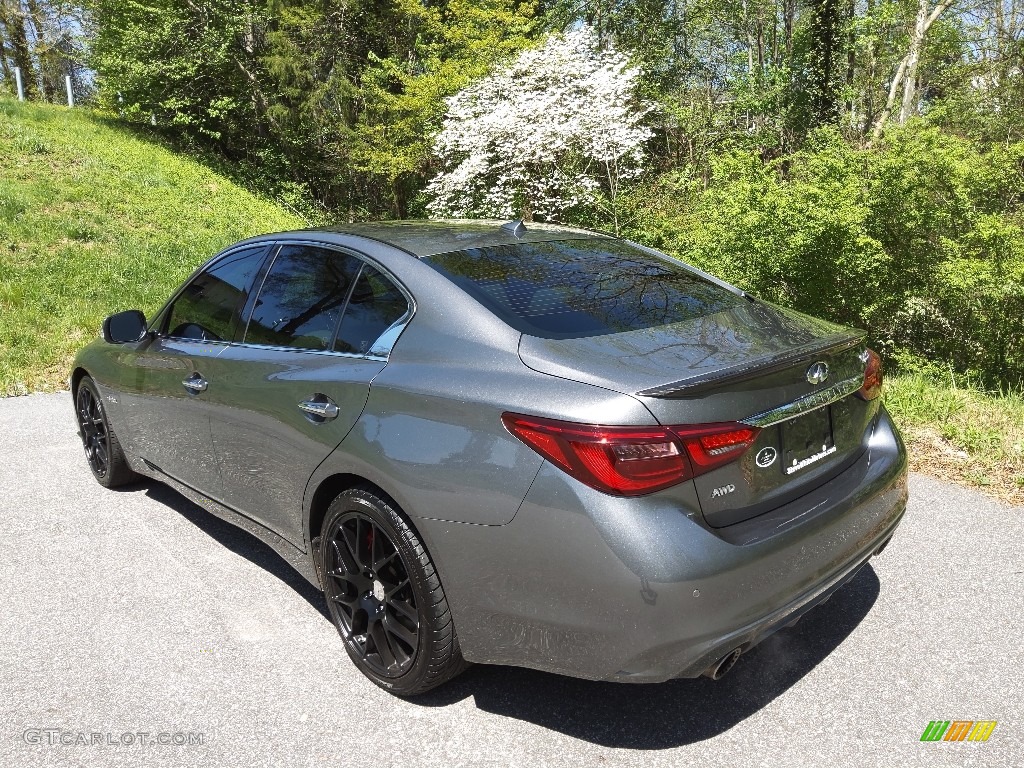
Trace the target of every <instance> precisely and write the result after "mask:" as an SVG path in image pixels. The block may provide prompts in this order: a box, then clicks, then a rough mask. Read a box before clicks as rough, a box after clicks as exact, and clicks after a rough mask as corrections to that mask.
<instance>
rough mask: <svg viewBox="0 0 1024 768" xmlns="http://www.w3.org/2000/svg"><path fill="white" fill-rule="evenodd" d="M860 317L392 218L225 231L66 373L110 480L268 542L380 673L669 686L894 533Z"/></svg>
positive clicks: (896, 514)
mask: <svg viewBox="0 0 1024 768" xmlns="http://www.w3.org/2000/svg"><path fill="white" fill-rule="evenodd" d="M864 341H865V337H864V334H863V333H862V332H860V331H856V330H851V329H849V328H844V327H841V326H837V325H834V324H832V323H828V322H824V321H821V320H816V319H814V318H811V317H807V316H805V315H802V314H799V313H797V312H793V311H791V310H788V309H783V308H780V307H777V306H774V305H772V304H769V303H767V302H764V301H761V300H759V299H757V298H755V297H753V296H750V295H747V294H746V293H744V292H743V291H741V290H739V289H738V288H735V287H733V286H731V285H728V284H727V283H724V282H722V281H720V280H717V279H715V278H714V277H711V276H710V275H708V274H705V273H704V272H701V271H699V270H697V269H695V268H693V267H691V266H688V265H687V264H685V263H682V262H680V261H678V260H675V259H672V258H670V257H667V256H665V255H663V254H661V253H658V252H656V251H654V250H651V249H649V248H645V247H643V246H640V245H637V244H635V243H631V242H628V241H625V240H621V239H618V238H614V237H609V236H607V235H603V234H599V233H595V232H590V231H586V230H579V229H571V228H566V227H554V226H545V225H539V224H532V223H528V224H525V225H524V224H523V223H522V222H509V223H505V224H502V223H501V222H488V221H464V222H459V221H447V222H394V223H386V224H364V225H352V226H347V227H339V228H333V229H316V230H306V231H297V232H286V233H280V234H273V235H265V236H262V237H256V238H252V239H249V240H245V241H243V242H240V243H238V244H236V245H233V246H231V247H230V248H228V249H226V250H225V251H223V252H222V253H220V254H218V255H216V256H214V257H213V258H212V259H211V260H210V261H208V262H207V263H206V264H204V265H203V266H202V267H200V268H199V269H198V270H196V272H195V273H194V274H193V275H192V276H191V277H189V278H188V280H187V281H186V282H185V284H184V285H183V286H182V287H181V288H179V289H178V290H177V291H176V292H175V293H174V294H173V295H172V296H171V297H170V299H169V300H168V301H167V303H166V304H165V305H164V306H163V307H162V308H161V309H160V310H159V311H158V312H157V313H156V315H155V316H154V317H153V318H152V319H150V320H148V321H147V320H146V318H145V317H144V316H143V315H142V313H141V312H138V311H136V310H129V311H125V312H120V313H118V314H115V315H111V316H110V317H108V318H107V319H106V320H105V321H104V324H103V333H102V338H101V339H97V340H96V341H94V342H93V343H91V344H89V345H88V346H87V347H85V348H84V349H83V350H82V351H81V352H80V353H79V354H78V357H77V358H76V361H75V363H74V368H73V371H72V374H71V389H72V395H73V398H74V404H75V411H76V414H77V417H78V424H79V427H80V431H81V437H82V442H83V445H84V446H85V454H86V458H87V460H88V462H89V466H90V467H91V469H92V472H93V474H94V475H95V477H96V479H97V480H98V481H99V482H100V483H102V484H103V485H105V486H108V487H112V486H116V485H120V484H122V483H126V482H130V481H133V480H137V479H138V478H139V477H140V476H146V477H149V478H154V479H156V480H159V481H161V482H164V483H167V484H168V485H170V486H172V487H173V488H175V489H177V490H178V491H180V492H181V493H183V494H185V495H186V496H187V497H188V498H190V499H192V500H193V501H195V502H196V503H197V504H200V505H201V506H203V507H204V508H205V509H207V510H208V511H210V512H212V513H213V514H215V515H218V516H220V517H223V518H225V519H227V520H229V521H231V522H233V523H235V524H237V525H239V526H241V527H243V528H244V529H245V530H247V531H249V532H250V533H252V534H254V535H255V536H257V537H259V538H260V539H262V540H263V541H264V542H266V543H267V544H269V546H271V547H272V548H273V549H274V550H276V551H277V552H278V553H280V554H281V555H282V556H283V557H284V558H285V560H287V561H288V562H289V563H291V564H292V565H293V566H294V567H295V568H296V569H297V570H298V571H299V572H301V573H302V574H303V576H305V577H306V578H307V579H308V580H309V581H310V582H312V583H313V584H314V585H316V587H317V588H318V589H322V590H323V593H324V596H325V599H326V601H327V606H328V609H329V612H330V615H331V617H332V618H333V620H334V623H335V624H336V625H337V628H338V631H339V633H340V634H341V638H342V642H343V645H344V647H345V649H346V650H347V652H348V654H349V655H350V656H351V658H352V660H353V661H354V663H355V664H356V666H357V667H358V668H359V669H360V670H361V671H362V672H363V673H364V674H365V675H366V676H367V677H369V678H370V679H371V680H372V681H373V682H374V683H376V684H377V685H379V686H381V687H383V688H385V689H386V690H389V691H391V692H393V693H395V694H398V695H406V696H408V695H412V694H416V693H421V692H423V691H426V690H428V689H430V688H433V687H434V686H437V685H439V684H441V683H443V682H445V681H447V680H449V679H450V678H451V677H453V676H454V675H456V674H457V673H459V672H460V671H461V670H463V669H464V668H465V666H466V665H467V663H470V662H483V663H490V664H510V665H520V666H525V667H533V668H536V669H541V670H547V671H550V672H556V673H561V674H564V675H572V676H576V677H581V678H588V679H594V680H618V681H627V682H657V681H663V680H667V679H671V678H677V677H696V676H699V675H701V674H705V675H708V676H710V677H713V678H718V677H720V676H722V675H723V674H725V673H726V672H727V671H728V670H729V668H730V667H731V666H732V665H733V664H734V663H735V662H736V659H737V658H738V657H739V655H740V654H741V653H743V652H744V651H746V650H748V649H749V648H751V647H752V646H754V645H755V644H756V643H758V642H759V641H760V640H762V639H764V638H765V637H767V636H768V635H769V634H771V633H772V632H774V631H776V630H777V629H779V628H781V627H784V626H787V625H789V624H792V623H793V622H794V621H796V620H797V619H799V618H800V616H801V615H802V614H803V613H804V612H806V611H807V610H810V609H811V608H813V607H814V606H815V605H817V604H819V603H821V602H823V601H824V600H826V599H828V598H829V597H830V596H831V595H832V593H833V592H834V591H835V590H836V589H838V588H839V587H840V586H842V584H843V583H844V582H846V581H848V580H849V579H850V578H852V576H853V575H854V574H855V573H856V572H857V571H858V569H860V568H861V567H862V566H863V565H864V564H865V563H866V562H867V561H868V559H869V558H871V557H872V556H873V555H875V554H877V553H878V552H880V551H881V550H882V548H883V547H884V546H885V545H886V544H887V543H888V541H889V539H890V537H891V536H892V535H893V531H894V530H895V528H896V526H897V525H898V524H899V522H900V519H901V517H902V515H903V512H904V509H905V507H906V502H907V487H906V456H905V451H904V448H903V444H902V442H901V440H900V437H899V434H898V433H897V431H896V429H895V428H894V426H893V424H892V422H891V421H890V419H889V416H888V414H887V413H886V411H885V408H884V407H883V406H882V404H881V401H880V400H879V393H880V390H881V383H882V372H881V365H880V362H879V358H878V356H877V355H876V354H875V353H874V352H872V351H871V350H870V349H868V348H866V346H865V344H864Z"/></svg>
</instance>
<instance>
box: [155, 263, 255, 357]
mask: <svg viewBox="0 0 1024 768" xmlns="http://www.w3.org/2000/svg"><path fill="white" fill-rule="evenodd" d="M266 250H267V248H266V246H265V245H259V246H256V247H253V248H241V249H239V250H237V251H235V252H233V253H231V254H229V255H228V256H225V257H224V258H223V259H220V260H219V261H218V262H217V263H216V264H214V265H213V266H212V267H211V268H209V269H207V270H205V271H204V272H202V273H201V274H199V275H198V276H197V277H196V278H195V279H193V280H192V282H190V283H189V284H188V285H187V286H185V288H184V289H183V290H182V292H181V293H180V294H179V295H178V298H177V299H175V300H174V304H172V305H171V308H170V311H169V312H168V313H167V324H166V325H165V326H164V327H165V328H166V333H167V335H168V336H174V337H176V338H180V339H198V340H202V341H230V340H231V336H232V332H233V329H234V326H235V324H236V323H237V321H238V315H239V313H240V312H241V311H242V307H243V306H244V305H245V299H246V296H247V295H248V291H249V289H250V287H251V285H252V281H253V280H254V279H255V277H256V273H257V272H258V271H259V268H260V265H261V264H262V263H263V255H264V253H265V252H266Z"/></svg>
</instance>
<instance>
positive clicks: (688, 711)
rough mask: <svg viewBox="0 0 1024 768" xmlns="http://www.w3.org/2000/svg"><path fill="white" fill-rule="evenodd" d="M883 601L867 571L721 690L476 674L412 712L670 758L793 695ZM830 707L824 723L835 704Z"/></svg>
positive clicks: (777, 638)
mask: <svg viewBox="0 0 1024 768" xmlns="http://www.w3.org/2000/svg"><path fill="white" fill-rule="evenodd" d="M878 591H879V583H878V576H877V575H876V574H875V571H874V569H873V568H872V567H871V566H870V565H868V566H866V567H865V568H863V569H861V571H860V573H858V574H857V576H856V577H854V578H853V579H852V580H851V581H850V582H849V583H847V584H846V585H845V586H843V587H842V588H841V589H840V590H839V591H837V592H836V593H835V595H834V596H833V597H832V599H831V600H829V601H828V602H827V603H825V604H824V605H820V606H818V607H817V608H815V609H813V610H812V611H810V612H809V613H807V614H806V615H805V616H804V617H803V619H801V621H800V622H799V623H798V624H796V625H795V626H794V627H791V628H789V629H783V630H781V631H779V632H777V633H776V634H774V635H772V636H771V637H769V638H768V639H766V640H765V641H764V642H762V643H761V644H760V645H758V646H756V647H754V648H753V649H752V650H751V651H750V652H749V653H747V654H744V655H743V656H741V657H740V660H739V661H738V662H737V664H736V666H735V667H734V668H733V670H732V671H731V672H730V673H729V674H728V675H727V676H726V677H724V678H723V679H721V680H718V681H713V680H710V679H708V678H698V679H695V680H672V681H669V682H667V683H660V684H654V685H629V684H623V683H599V682H590V681H586V680H576V679H573V678H568V677H562V676H560V675H552V674H546V673H543V672H535V671H533V670H527V669H516V668H512V667H498V666H476V667H472V668H471V669H470V670H469V671H468V672H466V673H465V674H463V675H462V676H461V677H458V678H456V679H455V680H453V681H452V682H451V683H448V684H447V685H445V686H444V687H442V688H439V689H437V690H436V691H432V692H430V693H427V694H424V695H423V696H418V697H416V698H414V699H410V702H411V703H413V704H419V705H424V706H446V705H448V704H451V703H453V702H456V701H460V700H462V699H465V698H467V697H470V696H472V697H473V699H474V701H475V703H476V706H477V707H478V708H479V709H481V710H483V711H485V712H491V713H494V714H497V715H503V716H505V717H514V718H516V719H518V720H525V721H527V722H530V723H534V724H536V725H540V726H542V727H544V728H550V729H551V730H554V731H559V732H561V733H564V734H566V735H568V736H572V737H574V738H577V739H583V740H584V741H589V742H593V743H595V744H599V745H601V746H605V747H612V748H625V749H668V748H671V747H678V746H682V745H685V744H691V743H693V742H697V741H703V740H705V739H710V738H713V737H714V736H718V735H719V734H721V733H724V732H725V731H727V730H729V729H730V728H732V727H733V726H734V725H736V724H737V723H739V722H741V721H743V720H745V719H746V718H748V717H750V716H751V715H752V714H754V713H755V712H757V711H758V710H759V709H761V708H762V707H764V706H766V705H768V704H769V703H771V702H772V701H773V700H774V699H775V698H777V697H778V696H780V695H781V694H783V693H785V691H786V690H788V689H789V688H790V687H791V686H792V685H794V684H795V683H797V682H798V681H799V680H800V679H801V678H802V677H804V676H805V675H806V674H808V673H809V672H810V671H811V670H813V669H814V668H815V667H816V666H817V665H818V664H819V663H821V662H822V661H823V660H824V659H825V658H826V657H827V656H828V655H829V654H830V653H832V651H834V650H835V649H836V648H837V647H838V646H839V645H840V644H841V643H842V642H843V640H844V639H846V637H847V636H848V635H849V634H850V633H851V632H852V631H853V630H854V628H855V627H856V626H857V625H858V624H859V623H860V622H861V621H862V620H863V619H864V617H865V616H866V615H867V614H868V612H869V611H870V610H871V606H872V605H874V603H875V600H876V599H877V598H878ZM880 652H881V651H880ZM837 695H839V694H838V692H837ZM822 707H823V713H822V714H823V716H824V715H825V714H826V713H825V708H826V707H827V704H826V703H824V702H823V703H822Z"/></svg>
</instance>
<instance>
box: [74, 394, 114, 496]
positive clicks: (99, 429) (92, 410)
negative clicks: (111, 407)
mask: <svg viewBox="0 0 1024 768" xmlns="http://www.w3.org/2000/svg"><path fill="white" fill-rule="evenodd" d="M76 406H77V407H76V409H75V410H76V412H77V413H78V430H79V431H78V433H79V435H81V437H82V445H83V446H84V447H85V458H86V459H87V460H88V461H89V467H90V468H91V469H92V472H93V474H94V475H96V477H97V479H101V478H104V477H106V476H107V472H108V470H109V469H110V442H109V439H108V435H107V421H106V419H105V418H104V417H103V406H101V405H100V402H99V399H98V398H97V397H96V394H95V393H94V392H93V390H92V388H91V387H86V386H81V387H79V388H78V402H77V403H76Z"/></svg>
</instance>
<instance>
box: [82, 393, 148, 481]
mask: <svg viewBox="0 0 1024 768" xmlns="http://www.w3.org/2000/svg"><path fill="white" fill-rule="evenodd" d="M75 416H76V417H77V419H78V434H79V436H80V437H81V438H82V446H83V447H84V448H85V458H86V460H87V461H88V462H89V469H91V470H92V474H93V477H95V478H96V480H97V481H99V483H100V485H102V486H104V487H106V488H115V487H117V486H119V485H124V484H125V483H130V482H133V481H135V480H139V479H140V477H139V475H137V474H136V473H135V472H133V471H132V469H131V467H130V466H129V465H128V460H127V459H126V458H125V456H124V451H123V450H122V449H121V443H120V442H118V439H117V435H115V434H114V430H113V429H112V428H111V426H110V421H109V419H108V418H107V412H106V409H104V407H103V401H102V400H101V399H100V395H99V391H98V390H97V389H96V383H95V382H94V381H93V380H92V379H91V378H89V377H88V376H85V377H83V378H82V380H81V381H80V382H78V389H77V390H76V391H75Z"/></svg>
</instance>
